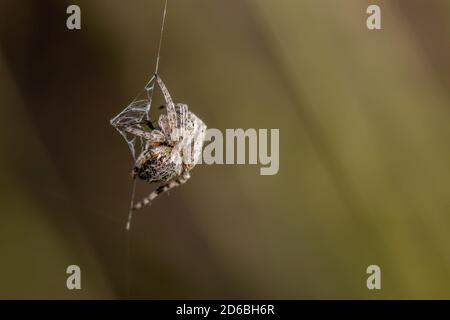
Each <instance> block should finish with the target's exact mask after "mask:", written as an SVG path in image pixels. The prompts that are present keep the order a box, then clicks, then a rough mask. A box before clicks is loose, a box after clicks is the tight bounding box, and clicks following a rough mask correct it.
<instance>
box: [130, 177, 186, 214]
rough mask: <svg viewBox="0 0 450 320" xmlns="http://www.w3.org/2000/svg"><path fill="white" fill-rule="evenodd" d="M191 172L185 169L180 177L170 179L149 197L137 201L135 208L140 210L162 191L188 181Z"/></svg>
mask: <svg viewBox="0 0 450 320" xmlns="http://www.w3.org/2000/svg"><path fill="white" fill-rule="evenodd" d="M190 177H191V176H190V174H189V172H188V171H184V172H183V173H182V174H181V176H180V177H178V178H176V179H173V180H170V181H169V182H167V183H166V184H163V185H162V186H159V187H158V188H157V189H156V190H154V191H153V192H152V193H150V194H149V195H148V196H147V197H145V198H144V199H142V200H141V201H140V202H138V203H136V204H135V205H134V207H133V210H139V209H141V208H142V207H144V206H148V205H150V204H151V202H152V201H153V200H154V199H155V198H156V197H158V196H159V195H160V194H161V193H164V192H167V191H169V190H171V189H173V188H175V187H178V186H180V185H182V184H184V183H186V181H188V180H189V178H190Z"/></svg>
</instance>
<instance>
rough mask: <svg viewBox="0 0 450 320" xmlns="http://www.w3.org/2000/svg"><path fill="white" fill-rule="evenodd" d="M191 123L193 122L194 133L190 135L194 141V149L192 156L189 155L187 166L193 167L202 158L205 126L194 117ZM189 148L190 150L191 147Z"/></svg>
mask: <svg viewBox="0 0 450 320" xmlns="http://www.w3.org/2000/svg"><path fill="white" fill-rule="evenodd" d="M193 121H194V132H193V134H192V135H193V140H194V147H193V148H194V150H193V155H191V158H190V159H189V160H190V163H189V164H190V165H193V166H195V165H196V164H197V163H198V161H199V160H200V157H201V156H202V147H203V143H204V141H205V135H206V125H205V123H204V122H203V121H202V120H200V119H199V118H198V117H197V116H195V115H194V119H193ZM189 147H190V148H191V150H192V146H191V145H190V144H189ZM191 152H192V151H191Z"/></svg>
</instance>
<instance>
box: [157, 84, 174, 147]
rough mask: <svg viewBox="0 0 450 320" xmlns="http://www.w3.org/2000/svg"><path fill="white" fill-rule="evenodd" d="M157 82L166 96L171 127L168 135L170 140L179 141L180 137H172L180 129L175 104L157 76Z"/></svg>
mask: <svg viewBox="0 0 450 320" xmlns="http://www.w3.org/2000/svg"><path fill="white" fill-rule="evenodd" d="M156 81H157V82H158V85H159V87H160V89H161V92H162V94H163V96H164V100H165V101H166V105H167V106H166V107H167V119H168V121H169V127H170V132H168V134H169V135H170V138H171V139H172V140H173V141H176V140H178V136H175V137H172V133H173V131H174V130H175V129H176V128H178V121H177V113H176V111H175V104H174V103H173V100H172V97H171V96H170V93H169V90H168V89H167V87H166V85H165V84H164V82H163V81H162V79H161V78H160V77H159V76H158V75H156Z"/></svg>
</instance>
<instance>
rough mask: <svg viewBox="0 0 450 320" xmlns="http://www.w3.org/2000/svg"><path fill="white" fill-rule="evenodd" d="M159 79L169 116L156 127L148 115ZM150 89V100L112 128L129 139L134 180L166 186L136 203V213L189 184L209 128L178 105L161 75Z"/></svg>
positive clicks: (138, 103)
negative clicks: (138, 179) (138, 146)
mask: <svg viewBox="0 0 450 320" xmlns="http://www.w3.org/2000/svg"><path fill="white" fill-rule="evenodd" d="M155 79H156V82H157V83H158V86H159V88H160V89H161V92H162V94H163V96H164V100H165V103H166V109H167V114H162V115H161V116H160V117H159V119H158V125H157V126H156V128H155V127H154V126H153V124H152V123H151V121H150V120H149V116H148V114H149V111H150V106H151V100H152V99H151V97H152V93H153V89H154V84H155ZM150 85H151V86H150ZM146 90H147V94H148V99H147V100H140V101H134V102H133V103H131V104H130V105H129V106H128V107H126V108H125V109H124V110H123V111H122V112H121V113H119V114H118V115H117V116H116V117H115V118H114V119H112V120H111V125H113V126H114V127H115V128H116V129H117V130H118V131H119V132H120V133H121V134H122V136H123V137H124V138H125V140H126V141H127V143H128V145H129V147H130V150H131V152H132V154H133V157H134V159H135V163H134V167H133V171H132V177H133V179H136V177H137V178H140V179H142V180H145V181H147V182H149V183H152V182H156V183H162V184H161V185H160V186H159V187H158V188H157V189H156V190H154V191H153V192H152V193H150V195H148V196H147V197H145V198H144V199H142V200H141V201H140V202H138V203H136V204H134V205H133V206H132V208H131V210H132V211H135V210H138V209H141V208H142V207H143V206H146V205H149V204H150V203H151V201H153V200H154V199H155V198H156V197H157V196H158V195H160V194H161V193H163V192H166V191H169V190H170V189H172V188H175V187H177V186H179V185H181V184H183V183H185V182H186V181H187V180H188V179H189V178H190V174H189V171H190V170H192V168H194V166H195V165H196V164H197V163H198V161H199V160H200V157H201V154H202V147H203V142H204V140H205V134H206V125H205V124H204V122H203V121H202V120H200V119H199V118H198V117H197V116H196V115H195V114H193V113H192V112H190V111H189V110H188V106H187V105H186V104H183V103H177V104H174V102H173V101H172V98H171V96H170V93H169V91H168V90H167V88H166V86H165V84H164V82H163V81H162V80H161V78H160V77H159V75H158V74H157V73H155V74H154V76H153V77H152V79H151V80H150V81H149V83H148V84H147V86H146ZM149 92H151V94H150V93H149ZM136 141H137V142H140V146H141V150H140V154H139V155H138V156H137V157H136V154H135V145H136ZM128 228H129V223H128V224H127V229H128Z"/></svg>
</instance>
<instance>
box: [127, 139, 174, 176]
mask: <svg viewBox="0 0 450 320" xmlns="http://www.w3.org/2000/svg"><path fill="white" fill-rule="evenodd" d="M172 150H173V148H171V147H169V146H156V147H152V148H150V149H149V150H148V151H147V152H146V153H145V154H143V155H142V158H140V159H138V161H136V166H135V167H134V172H135V174H136V175H137V176H138V177H139V178H140V179H142V180H146V181H148V182H166V181H169V180H171V179H173V178H174V177H176V176H179V175H180V174H181V171H182V159H181V155H180V154H179V152H176V151H173V152H172Z"/></svg>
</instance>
